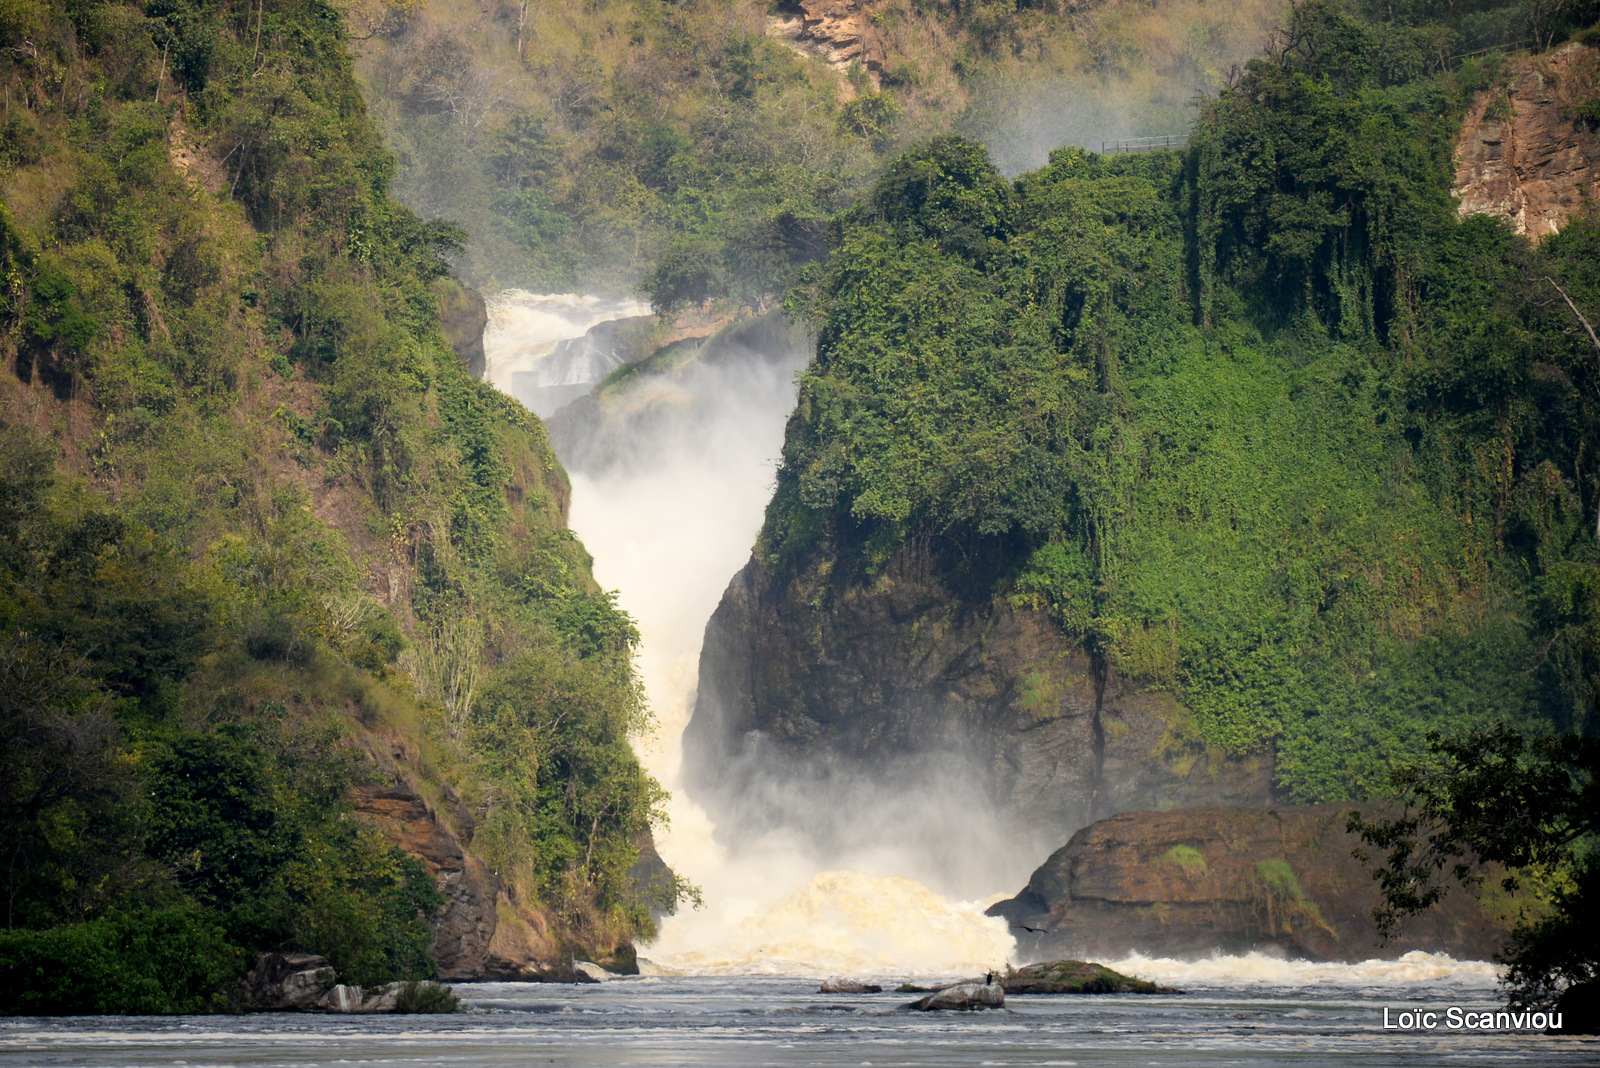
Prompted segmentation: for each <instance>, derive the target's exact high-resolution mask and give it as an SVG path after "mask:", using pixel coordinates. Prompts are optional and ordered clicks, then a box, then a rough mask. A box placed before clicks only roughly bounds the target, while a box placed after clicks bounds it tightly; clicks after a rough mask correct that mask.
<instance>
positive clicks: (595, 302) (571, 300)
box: [483, 289, 650, 393]
mask: <svg viewBox="0 0 1600 1068" xmlns="http://www.w3.org/2000/svg"><path fill="white" fill-rule="evenodd" d="M485 303H486V304H487V305H488V312H489V322H488V325H487V326H485V327H484V331H483V353H484V360H485V365H486V370H485V372H484V377H485V378H486V379H488V381H489V382H491V383H493V384H494V386H495V387H496V388H498V389H500V390H503V391H504V392H506V393H510V392H511V376H512V375H514V374H516V373H517V372H518V371H527V370H530V369H532V368H533V366H534V365H535V364H536V363H538V361H540V360H542V359H544V358H545V357H546V356H549V355H550V354H551V353H552V352H554V351H555V348H556V345H558V344H560V343H561V342H563V341H568V340H571V339H572V338H577V337H582V336H583V335H584V334H587V333H588V332H589V330H590V328H592V327H594V326H596V325H598V324H600V323H606V322H610V321H611V320H613V319H625V318H628V317H630V316H634V315H649V314H650V308H649V306H648V305H645V304H641V303H639V302H638V301H636V300H615V299H610V298H606V297H595V296H580V295H579V294H577V293H530V292H528V291H527V290H525V289H505V290H502V291H500V292H499V293H497V294H495V295H494V296H493V297H491V298H489V299H488V300H487V301H486V302H485Z"/></svg>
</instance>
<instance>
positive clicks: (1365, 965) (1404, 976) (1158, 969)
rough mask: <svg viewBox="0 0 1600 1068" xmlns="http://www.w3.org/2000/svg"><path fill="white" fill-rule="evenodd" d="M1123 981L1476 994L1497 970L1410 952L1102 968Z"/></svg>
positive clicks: (1220, 957) (1156, 960) (1132, 960)
mask: <svg viewBox="0 0 1600 1068" xmlns="http://www.w3.org/2000/svg"><path fill="white" fill-rule="evenodd" d="M1108 964H1109V965H1110V967H1112V968H1115V969H1116V970H1117V971H1119V972H1123V973H1124V974H1128V975H1138V976H1140V977H1141V978H1144V979H1151V980H1154V981H1155V982H1158V983H1167V984H1170V985H1172V986H1176V987H1180V988H1181V987H1183V986H1184V985H1185V984H1188V985H1191V986H1194V985H1205V986H1209V985H1218V986H1271V987H1279V988H1281V987H1292V988H1297V989H1303V988H1306V987H1350V988H1352V989H1356V990H1362V989H1368V988H1371V987H1374V986H1393V987H1406V986H1416V985H1418V984H1427V985H1428V986H1429V987H1430V988H1432V989H1438V988H1440V987H1441V986H1445V987H1448V986H1451V985H1459V986H1461V987H1464V988H1471V989H1480V988H1484V987H1489V986H1492V985H1494V983H1495V982H1497V981H1498V980H1499V978H1500V972H1501V969H1500V968H1499V966H1498V965H1495V964H1491V963H1489V962H1488V961H1481V960H1456V959H1455V958H1454V957H1452V956H1450V955H1449V954H1446V953H1426V952H1423V951H1422V950H1412V951H1411V952H1409V953H1406V954H1404V955H1403V956H1401V957H1399V958H1398V959H1395V960H1378V959H1373V960H1364V961H1356V962H1354V963H1340V962H1327V961H1321V962H1319V961H1308V960H1295V959H1289V958H1284V957H1275V956H1272V955H1271V954H1267V953H1245V954H1241V955H1231V954H1220V953H1219V954H1217V955H1215V956H1211V957H1204V958H1201V959H1199V960H1192V961H1186V960H1174V959H1173V958H1170V957H1151V956H1146V955H1144V954H1142V953H1133V954H1129V955H1128V956H1127V957H1124V958H1123V959H1122V960H1118V961H1110V962H1108Z"/></svg>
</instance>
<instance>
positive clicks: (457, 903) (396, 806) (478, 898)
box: [352, 774, 534, 979]
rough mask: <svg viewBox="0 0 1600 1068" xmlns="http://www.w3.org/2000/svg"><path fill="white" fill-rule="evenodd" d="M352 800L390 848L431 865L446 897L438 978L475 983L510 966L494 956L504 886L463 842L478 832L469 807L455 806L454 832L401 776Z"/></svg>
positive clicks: (436, 933)
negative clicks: (498, 902)
mask: <svg viewBox="0 0 1600 1068" xmlns="http://www.w3.org/2000/svg"><path fill="white" fill-rule="evenodd" d="M352 800H353V801H354V802H355V807H356V811H357V812H359V813H361V814H362V815H363V816H366V817H367V818H368V819H369V820H371V821H372V822H373V823H374V824H375V825H376V826H377V827H378V828H379V829H380V830H381V831H383V832H384V835H385V836H386V837H387V838H388V839H389V840H390V841H391V842H393V843H394V844H395V845H397V846H399V847H400V848H401V849H402V850H404V851H405V852H406V853H409V854H410V855H411V856H414V857H416V858H418V859H419V860H421V861H422V862H423V863H424V864H425V865H427V867H428V873H429V874H430V875H432V876H433V879H434V882H435V883H436V884H437V885H438V887H439V889H440V890H442V891H443V892H444V894H445V897H446V902H445V905H444V908H443V909H441V910H440V912H439V914H438V916H437V917H436V918H435V919H434V922H433V939H434V941H433V954H434V959H435V960H437V961H438V962H439V975H440V976H441V977H442V978H445V979H473V978H477V977H478V976H481V975H485V974H488V973H489V972H491V971H493V970H494V969H495V968H496V967H497V966H503V965H504V964H506V963H509V962H504V961H499V960H496V959H494V954H492V953H491V943H492V941H493V939H494V936H495V929H496V927H497V926H498V920H499V918H498V916H497V914H496V907H495V906H496V901H497V899H498V897H499V892H500V887H499V880H497V879H496V878H495V877H494V874H493V873H492V872H490V871H489V869H488V868H487V867H486V866H485V865H484V863H483V862H482V861H481V860H479V859H478V858H477V857H475V856H473V855H472V854H471V853H470V852H468V851H467V850H466V849H465V848H464V847H463V843H462V837H465V838H466V840H467V842H471V840H472V839H471V835H472V830H473V823H472V816H471V814H470V813H469V812H468V811H467V809H466V806H464V805H461V804H459V803H457V804H455V805H454V806H452V808H453V811H452V812H451V813H450V814H449V815H450V817H452V819H451V820H450V822H452V823H454V824H455V828H456V829H455V830H453V829H452V828H451V827H450V826H447V824H446V822H445V820H444V819H442V818H441V817H440V814H439V813H438V812H437V810H435V809H434V807H433V806H432V805H430V804H429V803H428V802H427V801H426V800H425V799H424V798H423V797H422V796H421V795H420V794H418V793H417V791H416V788H415V787H414V786H413V785H412V784H411V782H410V781H409V780H407V779H406V778H404V777H401V776H399V775H397V774H396V775H393V777H391V778H390V779H389V781H388V782H380V783H375V784H366V785H361V786H358V787H356V788H355V790H354V791H352ZM458 831H459V832H460V833H459V835H458V833H457V832H458ZM530 948H534V947H530ZM518 963H520V962H518Z"/></svg>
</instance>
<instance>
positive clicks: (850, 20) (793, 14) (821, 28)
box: [767, 0, 887, 88]
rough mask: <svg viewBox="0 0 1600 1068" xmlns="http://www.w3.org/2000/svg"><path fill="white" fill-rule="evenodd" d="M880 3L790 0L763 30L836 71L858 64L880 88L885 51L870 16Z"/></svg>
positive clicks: (848, 0)
mask: <svg viewBox="0 0 1600 1068" xmlns="http://www.w3.org/2000/svg"><path fill="white" fill-rule="evenodd" d="M881 7H882V5H881V4H872V3H869V2H868V0H793V2H791V3H789V4H787V5H785V6H784V7H783V8H782V9H781V13H780V14H778V15H775V16H773V17H772V18H771V19H769V20H768V23H767V34H768V35H769V36H771V37H776V38H778V39H779V40H781V41H785V42H787V43H788V44H789V45H790V47H792V48H794V49H795V51H797V52H799V53H800V54H802V55H807V56H816V57H817V58H819V59H821V60H823V61H824V62H826V63H827V64H828V66H830V67H832V68H834V69H835V70H837V71H839V72H840V73H844V72H846V71H848V70H849V68H850V66H851V64H859V65H860V67H861V69H862V70H863V71H864V72H865V73H866V75H867V78H868V79H869V80H870V81H871V82H872V85H873V87H874V88H881V86H882V80H883V70H884V64H885V62H886V59H887V52H886V50H885V47H884V41H883V35H882V34H881V33H879V32H878V28H877V26H876V25H875V24H874V22H873V18H872V15H873V12H874V11H875V10H878V9H879V8H881Z"/></svg>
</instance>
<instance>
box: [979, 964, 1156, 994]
mask: <svg viewBox="0 0 1600 1068" xmlns="http://www.w3.org/2000/svg"><path fill="white" fill-rule="evenodd" d="M1000 985H1001V986H1002V987H1004V988H1005V992H1006V993H1007V994H1174V993H1177V991H1175V990H1172V989H1169V988H1168V987H1164V986H1157V985H1156V984H1155V983H1152V982H1150V981H1149V980H1148V979H1135V978H1133V977H1131V976H1127V975H1123V974H1122V973H1121V972H1118V971H1113V970H1112V969H1110V968H1107V967H1106V966H1105V965H1104V964H1096V963H1094V962H1092V961H1081V960H1051V961H1041V962H1040V963H1038V964H1028V965H1024V966H1023V967H1021V968H1017V969H1012V968H1011V967H1010V966H1007V968H1006V974H1005V975H1003V976H1001V977H1000Z"/></svg>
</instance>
